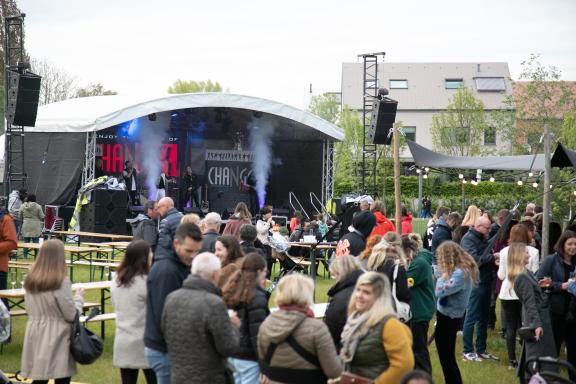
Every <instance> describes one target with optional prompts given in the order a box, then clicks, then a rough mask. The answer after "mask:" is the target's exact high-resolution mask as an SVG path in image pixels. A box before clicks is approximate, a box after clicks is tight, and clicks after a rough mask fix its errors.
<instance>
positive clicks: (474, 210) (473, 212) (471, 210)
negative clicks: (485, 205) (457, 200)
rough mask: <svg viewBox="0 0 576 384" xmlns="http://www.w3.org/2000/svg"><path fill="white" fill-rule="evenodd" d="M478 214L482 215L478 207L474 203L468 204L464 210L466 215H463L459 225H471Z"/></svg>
mask: <svg viewBox="0 0 576 384" xmlns="http://www.w3.org/2000/svg"><path fill="white" fill-rule="evenodd" d="M480 216H482V212H481V211H480V209H479V208H478V207H477V206H475V205H470V206H468V210H467V211H466V215H464V220H462V224H461V225H463V226H464V225H467V226H469V227H472V226H474V223H476V219H478V218H479V217H480Z"/></svg>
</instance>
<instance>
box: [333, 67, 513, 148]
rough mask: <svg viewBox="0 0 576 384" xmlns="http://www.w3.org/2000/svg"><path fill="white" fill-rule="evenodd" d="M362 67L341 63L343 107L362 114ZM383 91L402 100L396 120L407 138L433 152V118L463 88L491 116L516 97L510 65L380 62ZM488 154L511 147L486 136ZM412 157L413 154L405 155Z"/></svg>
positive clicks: (502, 140)
mask: <svg viewBox="0 0 576 384" xmlns="http://www.w3.org/2000/svg"><path fill="white" fill-rule="evenodd" d="M362 68H363V63H362V62H358V63H343V64H342V96H341V98H342V106H343V107H348V108H350V109H353V110H357V111H359V112H362V102H363V99H362V96H363V92H364V89H363V88H364V84H363V70H362ZM378 81H379V87H382V88H388V89H389V91H390V94H389V97H390V98H392V99H394V100H398V112H397V114H396V121H402V123H403V126H404V128H403V129H404V132H405V133H406V137H407V138H408V139H410V140H414V141H416V142H417V143H418V144H420V145H422V146H425V147H427V148H429V149H434V147H433V144H432V134H431V132H430V128H431V126H432V116H433V115H434V114H435V113H437V112H439V111H442V110H444V109H446V106H447V105H448V103H449V101H450V99H451V98H452V96H453V95H454V93H455V92H456V90H457V89H458V88H460V87H467V88H469V89H471V90H472V91H473V92H474V94H475V96H476V98H478V99H480V100H482V102H483V103H484V108H485V110H486V111H487V112H490V111H492V110H496V109H500V108H503V107H504V105H503V103H504V101H505V99H506V98H507V97H508V96H509V95H511V93H512V84H511V82H510V71H509V69H508V64H507V63H378ZM483 144H484V146H485V147H486V149H487V150H493V149H497V150H503V149H506V148H509V144H510V143H508V142H504V139H503V138H501V137H498V136H497V135H495V134H494V131H488V132H487V133H486V134H485V135H484V143H483ZM403 157H404V158H408V157H410V154H409V152H407V151H405V152H404V153H403Z"/></svg>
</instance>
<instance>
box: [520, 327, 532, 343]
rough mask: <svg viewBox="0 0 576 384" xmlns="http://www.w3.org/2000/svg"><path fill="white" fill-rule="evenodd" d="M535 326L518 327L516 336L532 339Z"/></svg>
mask: <svg viewBox="0 0 576 384" xmlns="http://www.w3.org/2000/svg"><path fill="white" fill-rule="evenodd" d="M535 331H536V328H534V327H520V328H518V336H520V338H521V339H522V340H524V341H534V340H536V336H535Z"/></svg>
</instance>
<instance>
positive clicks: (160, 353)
mask: <svg viewBox="0 0 576 384" xmlns="http://www.w3.org/2000/svg"><path fill="white" fill-rule="evenodd" d="M201 247H202V233H201V232H200V228H198V226H197V225H195V224H191V223H186V224H180V225H179V226H178V227H177V228H176V233H175V235H174V240H173V249H174V251H172V252H171V253H170V254H167V255H164V254H162V255H159V254H158V253H156V255H155V256H154V264H152V268H151V269H150V273H149V275H148V279H147V281H146V288H147V295H148V298H147V299H148V300H147V302H146V328H145V331H144V345H145V346H146V348H145V355H146V360H148V364H149V365H150V367H151V368H152V369H153V370H154V372H155V373H156V380H157V381H158V383H159V384H167V383H168V384H169V383H170V359H169V357H168V353H167V352H168V349H167V346H166V341H165V338H164V335H163V333H162V330H161V327H160V323H161V319H162V311H163V309H164V302H165V300H166V297H167V296H168V295H169V294H170V293H171V292H173V291H175V290H177V289H179V288H181V287H182V282H183V281H184V279H186V277H188V275H189V274H190V265H191V264H192V260H193V259H194V257H195V256H196V255H197V254H198V253H199V251H200V248H201Z"/></svg>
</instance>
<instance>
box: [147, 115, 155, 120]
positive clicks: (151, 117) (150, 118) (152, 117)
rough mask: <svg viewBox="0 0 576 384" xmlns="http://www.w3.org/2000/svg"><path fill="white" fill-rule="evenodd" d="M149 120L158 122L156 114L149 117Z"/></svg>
mask: <svg viewBox="0 0 576 384" xmlns="http://www.w3.org/2000/svg"><path fill="white" fill-rule="evenodd" d="M148 120H150V121H156V114H155V113H151V114H149V115H148Z"/></svg>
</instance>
